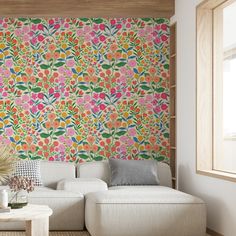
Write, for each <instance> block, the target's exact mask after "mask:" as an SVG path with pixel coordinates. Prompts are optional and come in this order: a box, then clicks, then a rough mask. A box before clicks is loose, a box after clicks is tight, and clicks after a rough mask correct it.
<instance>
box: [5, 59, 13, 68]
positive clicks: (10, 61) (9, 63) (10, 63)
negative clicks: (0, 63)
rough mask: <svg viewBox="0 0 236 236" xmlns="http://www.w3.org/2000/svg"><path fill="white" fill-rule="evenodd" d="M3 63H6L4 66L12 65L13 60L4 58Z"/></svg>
mask: <svg viewBox="0 0 236 236" xmlns="http://www.w3.org/2000/svg"><path fill="white" fill-rule="evenodd" d="M5 65H6V67H9V68H10V67H12V66H13V61H12V60H11V59H10V60H6V61H5Z"/></svg>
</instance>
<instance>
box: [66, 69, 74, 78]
mask: <svg viewBox="0 0 236 236" xmlns="http://www.w3.org/2000/svg"><path fill="white" fill-rule="evenodd" d="M65 73H66V75H67V76H68V77H71V76H72V75H73V73H72V72H71V71H70V70H66V71H65Z"/></svg>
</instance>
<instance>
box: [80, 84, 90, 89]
mask: <svg viewBox="0 0 236 236" xmlns="http://www.w3.org/2000/svg"><path fill="white" fill-rule="evenodd" d="M79 88H80V89H82V90H88V89H89V87H87V86H85V85H79Z"/></svg>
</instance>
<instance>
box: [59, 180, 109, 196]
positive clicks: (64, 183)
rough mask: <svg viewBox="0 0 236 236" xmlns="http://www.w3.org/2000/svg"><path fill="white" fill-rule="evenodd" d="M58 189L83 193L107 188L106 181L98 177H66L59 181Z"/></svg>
mask: <svg viewBox="0 0 236 236" xmlns="http://www.w3.org/2000/svg"><path fill="white" fill-rule="evenodd" d="M57 189H58V190H65V191H67V192H74V193H81V194H83V195H85V194H87V193H91V192H98V191H104V190H107V189H108V188H107V184H106V182H104V181H102V180H100V179H96V178H77V179H64V180H61V181H59V182H58V184H57Z"/></svg>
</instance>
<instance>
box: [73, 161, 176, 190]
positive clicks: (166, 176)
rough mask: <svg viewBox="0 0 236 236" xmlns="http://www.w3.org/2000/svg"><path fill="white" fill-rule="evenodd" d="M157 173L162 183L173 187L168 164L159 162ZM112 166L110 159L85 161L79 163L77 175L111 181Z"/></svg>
mask: <svg viewBox="0 0 236 236" xmlns="http://www.w3.org/2000/svg"><path fill="white" fill-rule="evenodd" d="M157 175H158V178H159V180H160V185H162V186H166V187H172V181H171V170H170V167H169V165H168V164H166V163H162V162H158V165H157ZM110 176H111V173H110V167H109V164H108V161H94V162H85V163H82V164H79V165H77V177H82V178H98V179H101V180H103V181H105V182H106V183H107V184H109V183H110Z"/></svg>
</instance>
